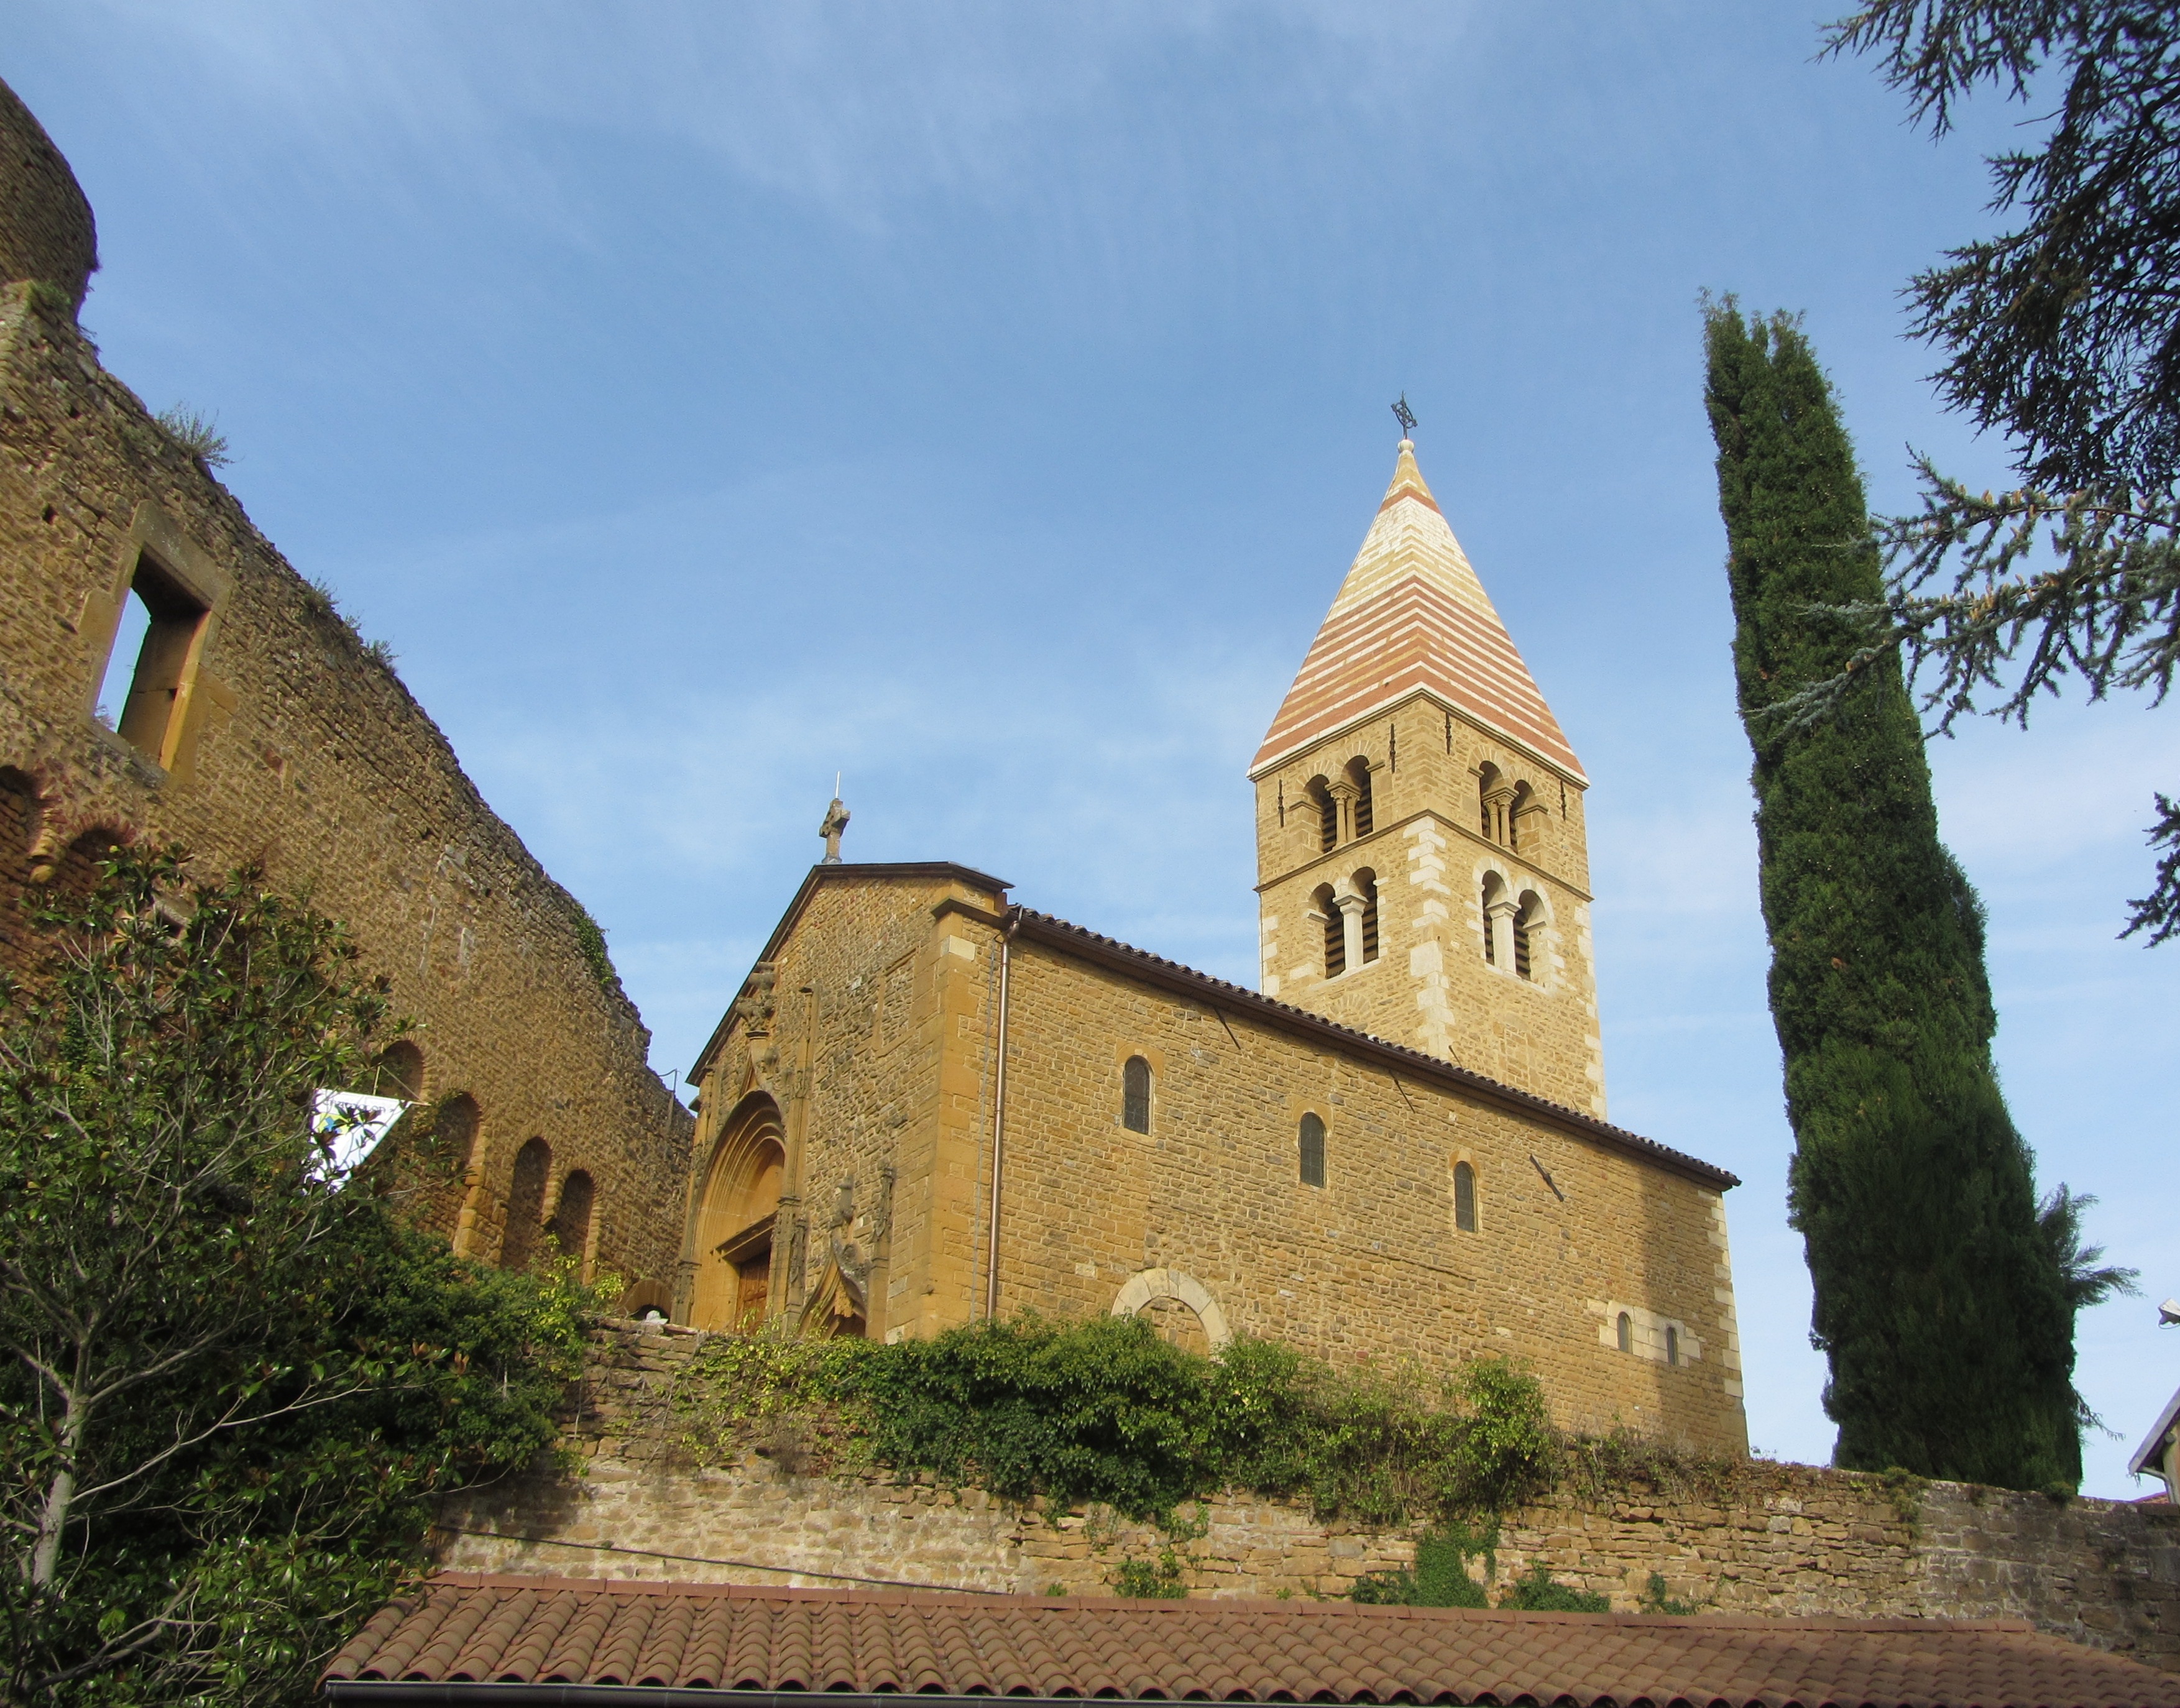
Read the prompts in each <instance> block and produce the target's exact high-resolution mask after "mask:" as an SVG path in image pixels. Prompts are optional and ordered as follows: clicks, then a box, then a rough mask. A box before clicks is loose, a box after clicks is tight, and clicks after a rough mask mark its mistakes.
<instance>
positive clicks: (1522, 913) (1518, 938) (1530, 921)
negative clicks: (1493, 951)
mask: <svg viewBox="0 0 2180 1708" xmlns="http://www.w3.org/2000/svg"><path fill="white" fill-rule="evenodd" d="M1543 923H1544V903H1543V902H1542V901H1539V899H1538V897H1537V892H1536V891H1535V890H1523V891H1522V895H1521V900H1520V902H1519V903H1518V905H1517V910H1516V912H1515V914H1514V971H1515V972H1516V973H1517V975H1518V976H1519V977H1521V978H1533V977H1534V976H1535V975H1534V974H1533V972H1531V970H1530V953H1529V939H1530V937H1531V935H1532V934H1533V933H1534V932H1535V931H1536V929H1537V928H1538V927H1539V926H1540V925H1541V924H1543Z"/></svg>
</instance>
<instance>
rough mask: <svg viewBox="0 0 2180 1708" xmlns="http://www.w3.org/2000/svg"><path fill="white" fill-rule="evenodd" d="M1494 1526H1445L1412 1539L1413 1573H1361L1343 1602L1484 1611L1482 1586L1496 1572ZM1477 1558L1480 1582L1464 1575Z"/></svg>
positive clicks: (1487, 1603)
mask: <svg viewBox="0 0 2180 1708" xmlns="http://www.w3.org/2000/svg"><path fill="white" fill-rule="evenodd" d="M1498 1545H1499V1528H1498V1526H1497V1525H1496V1524H1492V1525H1489V1526H1487V1527H1486V1528H1485V1529H1484V1531H1483V1532H1482V1533H1481V1534H1475V1533H1472V1532H1471V1531H1470V1530H1469V1529H1468V1528H1467V1526H1466V1525H1463V1524H1449V1525H1446V1526H1445V1527H1443V1528H1442V1529H1435V1530H1431V1531H1429V1532H1427V1533H1425V1534H1423V1535H1421V1536H1419V1537H1418V1538H1417V1539H1416V1564H1415V1569H1414V1570H1413V1571H1407V1570H1402V1571H1396V1572H1366V1573H1363V1574H1362V1576H1361V1577H1360V1578H1358V1579H1356V1580H1355V1587H1354V1589H1353V1590H1351V1591H1350V1592H1349V1595H1348V1599H1349V1600H1350V1601H1363V1602H1374V1603H1377V1604H1379V1605H1380V1606H1400V1607H1488V1606H1490V1605H1491V1600H1490V1597H1489V1595H1487V1594H1486V1593H1485V1590H1484V1584H1488V1583H1489V1581H1490V1580H1491V1579H1492V1578H1493V1577H1494V1576H1495V1575H1496V1573H1497V1571H1498V1560H1497V1553H1496V1551H1497V1548H1498ZM1478 1556H1482V1558H1483V1561H1484V1583H1482V1584H1479V1583H1478V1582H1477V1580H1476V1579H1474V1578H1473V1577H1471V1576H1470V1575H1469V1573H1468V1562H1470V1561H1471V1560H1472V1559H1475V1558H1477V1557H1478Z"/></svg>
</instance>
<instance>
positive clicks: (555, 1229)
mask: <svg viewBox="0 0 2180 1708" xmlns="http://www.w3.org/2000/svg"><path fill="white" fill-rule="evenodd" d="M596 1202H597V1185H596V1184H595V1183H594V1182H592V1179H591V1176H590V1173H589V1171H587V1170H586V1169H580V1168H578V1169H571V1170H570V1171H569V1174H568V1177H567V1179H566V1180H564V1181H563V1182H561V1183H560V1202H559V1204H556V1205H554V1206H553V1220H551V1221H550V1222H548V1223H547V1224H546V1230H547V1231H548V1232H549V1233H550V1234H551V1235H552V1236H553V1243H554V1244H555V1245H557V1246H559V1248H560V1254H561V1256H563V1257H564V1258H568V1259H571V1260H573V1261H574V1262H575V1263H577V1264H581V1262H582V1261H583V1259H584V1257H585V1255H586V1253H588V1252H589V1250H590V1246H591V1210H592V1206H593V1204H595V1203H596Z"/></svg>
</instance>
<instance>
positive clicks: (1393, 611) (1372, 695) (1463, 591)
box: [1249, 439, 1583, 781]
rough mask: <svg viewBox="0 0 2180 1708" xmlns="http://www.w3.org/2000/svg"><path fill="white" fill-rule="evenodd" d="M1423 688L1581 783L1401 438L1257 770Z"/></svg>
mask: <svg viewBox="0 0 2180 1708" xmlns="http://www.w3.org/2000/svg"><path fill="white" fill-rule="evenodd" d="M1418 689H1428V690H1429V691H1430V692H1431V693H1433V694H1434V695H1436V696H1437V697H1438V698H1439V699H1440V700H1442V701H1444V702H1446V703H1447V704H1449V705H1451V706H1454V707H1456V708H1459V709H1460V710H1461V711H1462V712H1465V713H1467V714H1468V715H1469V716H1470V717H1472V718H1474V719H1477V721H1478V722H1479V723H1481V724H1483V725H1485V727H1487V728H1489V729H1492V730H1497V731H1498V732H1499V733H1500V735H1502V736H1507V737H1509V738H1510V739H1511V740H1512V741H1516V742H1517V743H1519V744H1520V745H1521V746H1522V747H1526V748H1528V750H1529V751H1530V752H1533V753H1534V754H1536V755H1538V756H1539V758H1544V759H1546V760H1548V761H1550V763H1552V764H1554V765H1556V766H1558V767H1560V769H1562V770H1563V771H1565V772H1566V774H1567V775H1568V776H1570V777H1571V778H1573V779H1574V780H1577V781H1581V780H1583V770H1582V763H1581V762H1580V761H1579V760H1577V758H1575V756H1574V749H1573V748H1572V747H1569V746H1568V745H1567V739H1566V735H1565V734H1564V733H1563V732H1562V731H1561V729H1560V725H1559V719H1556V718H1555V717H1553V716H1552V709H1551V708H1550V706H1547V705H1546V704H1545V703H1544V696H1543V695H1542V694H1541V693H1539V692H1538V691H1537V685H1536V682H1535V680H1534V679H1533V678H1532V677H1531V676H1530V675H1529V667H1528V665H1527V664H1523V663H1522V655H1521V653H1519V652H1518V651H1517V650H1516V648H1515V646H1514V642H1513V637H1512V636H1510V635H1509V634H1508V633H1507V632H1506V624H1504V623H1503V622H1501V621H1500V620H1499V613H1498V611H1497V610H1496V609H1495V608H1494V607H1493V605H1492V603H1491V596H1490V595H1489V593H1487V592H1484V583H1483V582H1482V581H1478V579H1477V576H1476V571H1475V570H1473V569H1472V568H1471V567H1470V566H1469V562H1468V554H1467V553H1466V552H1464V551H1462V548H1461V542H1460V541H1459V540H1457V539H1456V538H1455V537H1453V530H1452V529H1451V527H1449V526H1447V525H1446V520H1445V516H1444V515H1442V514H1441V513H1440V510H1439V507H1438V500H1437V499H1434V498H1433V497H1432V496H1431V490H1430V488H1429V487H1428V486H1426V485H1425V484H1424V483H1423V471H1422V470H1420V469H1418V467H1417V466H1416V448H1415V447H1414V446H1413V445H1412V444H1410V443H1409V442H1408V441H1407V440H1406V439H1402V440H1401V452H1400V460H1399V461H1398V462H1397V463H1396V464H1395V466H1394V469H1393V483H1392V485H1390V487H1388V488H1386V489H1385V500H1384V502H1383V503H1381V504H1379V506H1378V515H1377V517H1376V519H1375V520H1374V521H1373V522H1372V523H1371V525H1370V532H1368V534H1367V535H1366V536H1364V537H1363V541H1362V550H1361V551H1359V552H1357V554H1355V562H1354V565H1353V566H1352V567H1351V568H1350V569H1349V570H1348V571H1347V579H1346V581H1342V582H1341V583H1340V593H1339V596H1338V597H1337V598H1335V599H1334V600H1333V602H1332V609H1331V610H1330V611H1329V612H1327V613H1326V614H1325V619H1324V625H1323V626H1322V627H1321V628H1319V629H1318V631H1317V639H1316V640H1315V641H1314V642H1312V643H1311V646H1310V649H1309V653H1308V656H1307V657H1306V658H1303V660H1302V669H1301V670H1300V672H1299V673H1298V674H1297V675H1296V677H1295V680H1294V686H1292V687H1291V688H1290V689H1288V690H1287V697H1286V699H1285V702H1283V703H1282V704H1281V705H1280V710H1279V715H1278V716H1277V717H1275V718H1274V719H1272V727H1271V729H1270V730H1269V732H1268V733H1267V734H1266V735H1265V736H1264V745H1263V747H1259V748H1258V750H1257V757H1256V758H1254V759H1253V760H1252V761H1251V762H1250V765H1249V774H1250V775H1251V776H1252V777H1254V776H1258V775H1259V774H1262V773H1263V771H1265V770H1266V769H1269V768H1270V767H1271V766H1272V765H1274V764H1276V763H1278V762H1279V761H1280V760H1281V759H1284V758H1286V757H1287V756H1288V755H1289V754H1290V753H1292V752H1296V750H1297V749H1298V748H1302V747H1307V746H1308V745H1309V744H1310V743H1311V742H1312V741H1316V740H1318V738H1319V737H1321V736H1329V735H1330V734H1331V733H1332V732H1333V731H1334V730H1340V729H1345V728H1346V726H1347V725H1350V724H1352V723H1355V722H1357V721H1358V720H1360V719H1363V718H1367V717H1368V716H1369V715H1370V714H1373V713H1374V712H1379V711H1382V710H1384V709H1385V708H1387V707H1389V706H1391V705H1394V704H1396V703H1397V702H1399V701H1401V700H1402V699H1404V698H1405V697H1407V696H1408V695H1409V694H1412V693H1413V692H1415V691H1417V690H1418Z"/></svg>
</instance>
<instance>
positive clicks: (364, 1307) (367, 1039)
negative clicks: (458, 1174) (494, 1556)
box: [0, 851, 584, 1703]
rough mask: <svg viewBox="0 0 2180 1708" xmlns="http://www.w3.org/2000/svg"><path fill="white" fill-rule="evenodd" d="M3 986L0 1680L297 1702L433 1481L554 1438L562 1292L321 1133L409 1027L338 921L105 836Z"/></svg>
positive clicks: (571, 1334) (572, 1344) (409, 1538)
mask: <svg viewBox="0 0 2180 1708" xmlns="http://www.w3.org/2000/svg"><path fill="white" fill-rule="evenodd" d="M36 924H37V926H38V927H39V928H40V929H41V934H42V935H43V937H44V939H45V940H46V943H47V945H48V955H49V959H48V962H47V966H46V967H45V969H44V970H43V972H42V973H41V976H40V977H39V978H37V979H36V980H35V981H34V982H33V983H30V984H29V985H27V986H25V987H24V988H22V989H10V990H8V991H7V992H6V996H7V1004H6V1007H5V1009H4V1011H0V1357H4V1359H5V1364H4V1367H0V1525H4V1527H5V1528H4V1534H5V1538H6V1546H7V1548H8V1560H7V1562H6V1566H5V1569H4V1570H0V1640H4V1645H5V1647H4V1655H0V1693H3V1694H4V1700H6V1701H7V1702H8V1703H30V1702H48V1701H52V1702H60V1701H69V1702H74V1701H98V1702H107V1701H113V1702H122V1701H129V1702H135V1701H155V1700H156V1701H195V1700H202V1701H206V1702H210V1701H215V1700H217V1701H221V1702H248V1701H267V1702H270V1701H281V1700H303V1697H304V1696H305V1695H306V1694H307V1691H308V1688H309V1683H310V1677H311V1672H313V1671H314V1670H315V1668H316V1667H317V1665H319V1664H320V1663H321V1662H322V1660H323V1658H324V1656H325V1655H326V1653H327V1652H328V1650H329V1649H330V1647H331V1646H333V1645H335V1644H337V1643H338V1642H339V1640H340V1639H341V1638H342V1637H343V1636H344V1635H345V1634H346V1630H347V1628H348V1627H349V1626H350V1624H351V1623H353V1621H354V1619H355V1617H359V1616H360V1614H361V1612H364V1611H366V1609H367V1607H368V1606H369V1605H370V1604H371V1603H372V1601H375V1600H376V1599H377V1598H378V1597H380V1596H382V1595H383V1594H384V1593H385V1591H386V1590H387V1589H388V1587H390V1585H391V1584H392V1582H393V1581H394V1579H395V1577H396V1576H397V1575H398V1573H399V1572H400V1571H401V1570H402V1569H403V1568H404V1567H405V1565H407V1564H409V1563H410V1562H413V1560H414V1558H415V1557H416V1548H417V1545H418V1544H419V1543H420V1541H421V1535H422V1530H423V1525H424V1521H425V1516H426V1514H425V1507H424V1505H423V1502H424V1501H425V1500H426V1498H427V1496H430V1495H431V1494H432V1493H433V1492H434V1491H435V1490H441V1489H443V1488H446V1487H449V1486H452V1485H455V1484H459V1483H460V1482H463V1481H465V1480H470V1479H474V1478H476V1477H478V1476H481V1475H487V1474H493V1473H494V1472H497V1471H499V1470H504V1469H505V1468H509V1467H510V1466H513V1465H515V1464H518V1463H521V1462H523V1461H524V1460H525V1459H526V1458H527V1457H530V1456H531V1454H533V1453H534V1452H536V1451H537V1449H538V1448H539V1447H540V1446H542V1445H543V1444H544V1443H545V1442H547V1441H549V1439H550V1437H551V1420H550V1410H551V1408H552V1405H553V1402H554V1401H555V1400H556V1398H557V1397H558V1395H559V1391H560V1389H561V1386H562V1385H563V1384H564V1380H565V1379H566V1377H567V1376H568V1375H570V1373H571V1372H572V1370H573V1369H574V1363H573V1360H574V1358H575V1353H576V1352H577V1349H578V1347H579V1323H578V1320H577V1312H578V1310H579V1309H580V1308H581V1305H582V1303H584V1301H583V1300H582V1298H581V1296H580V1293H579V1292H578V1291H577V1290H575V1289H574V1288H573V1287H572V1285H571V1284H570V1281H569V1280H568V1277H567V1275H565V1274H563V1275H560V1276H559V1277H558V1278H557V1280H556V1279H553V1278H548V1279H547V1280H545V1281H535V1282H533V1281H527V1280H525V1279H523V1278H520V1277H514V1276H501V1275H498V1274H497V1273H496V1272H482V1273H481V1272H477V1271H474V1270H471V1269H470V1268H469V1266H467V1265H465V1264H460V1262H458V1261H457V1260H456V1259H453V1258H452V1256H451V1255H450V1254H449V1253H448V1252H447V1250H446V1248H445V1247H444V1246H443V1244H440V1243H438V1242H435V1241H432V1240H430V1239H428V1238H426V1237H422V1236H420V1235H417V1234H415V1233H413V1232H410V1231H405V1229H404V1228H403V1227H402V1226H401V1225H400V1224H399V1221H398V1220H397V1219H396V1218H395V1217H394V1215H392V1214H391V1213H390V1209H391V1207H390V1206H389V1205H388V1202H387V1200H386V1198H385V1197H384V1195H383V1193H382V1192H380V1191H377V1190H375V1189H372V1187H370V1186H369V1185H368V1184H367V1183H366V1184H362V1185H358V1186H351V1187H347V1189H343V1188H344V1184H345V1177H344V1175H343V1174H342V1173H341V1172H340V1171H337V1170H335V1169H333V1168H331V1167H329V1166H328V1155H327V1152H326V1150H325V1149H324V1148H323V1147H322V1143H321V1142H320V1139H319V1138H317V1137H315V1136H314V1135H313V1133H312V1130H311V1097H312V1093H313V1091H314V1090H315V1089H317V1088H322V1087H331V1088H359V1089H366V1088H368V1087H369V1083H370V1081H371V1080H372V1077H373V1072H374V1068H373V1061H374V1052H375V1050H377V1048H378V1047H379V1046H380V1045H381V1044H383V1041H384V1040H385V1039H387V1038H388V1037H389V1036H391V1035H392V1034H394V1033H397V1032H398V1031H399V1027H398V1026H396V1025H394V1024H392V1023H391V1022H390V1019H389V1014H388V999H387V993H386V989H385V986H384V984H383V981H379V980H376V979H373V978H367V977H366V976H364V974H363V973H362V972H361V970H360V967H359V963H358V961H357V956H356V952H355V948H354V946H353V945H351V944H350V941H349V940H348V939H347V938H346V936H345V935H344V933H343V932H342V931H341V929H340V928H339V927H338V926H337V925H336V924H335V923H333V922H332V921H330V920H328V919H327V918H325V917H323V916H322V915H320V914H318V913H317V912H314V911H313V910H311V908H309V907H307V906H301V905H299V904H297V903H295V902H293V901H287V900H284V899H283V898H281V897H279V896H278V895H272V894H269V893H267V891H266V890H264V888H263V887H262V885H261V884H260V883H259V882H258V881H257V879H256V878H255V877H254V876H253V875H252V874H248V873H242V874H237V875H234V876H232V877H229V878H227V879H222V880H219V881H217V882H212V883H199V882H195V881H193V880H192V879H190V877H189V875H188V871H187V868H186V865H185V863H184V861H183V860H182V858H181V857H179V856H178V855H176V854H173V853H172V852H161V851H152V852H136V851H115V853H114V855H113V857H112V858H111V859H110V860H109V861H108V862H107V864H106V865H105V867H104V868H102V879H101V880H100V882H99V883H98V884H96V886H95V887H94V889H93V890H91V893H90V894H89V895H86V896H84V897H82V898H80V899H53V900H51V901H47V902H46V903H45V904H44V905H43V906H41V907H39V908H38V909H36Z"/></svg>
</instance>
